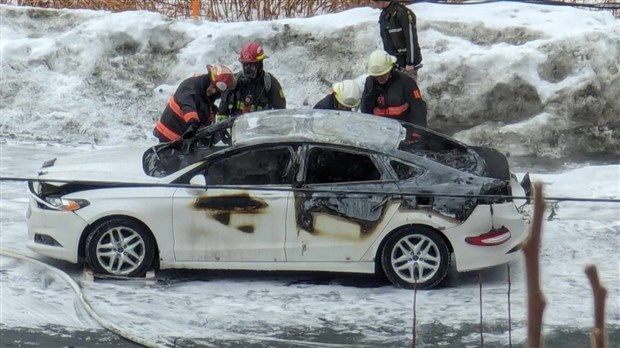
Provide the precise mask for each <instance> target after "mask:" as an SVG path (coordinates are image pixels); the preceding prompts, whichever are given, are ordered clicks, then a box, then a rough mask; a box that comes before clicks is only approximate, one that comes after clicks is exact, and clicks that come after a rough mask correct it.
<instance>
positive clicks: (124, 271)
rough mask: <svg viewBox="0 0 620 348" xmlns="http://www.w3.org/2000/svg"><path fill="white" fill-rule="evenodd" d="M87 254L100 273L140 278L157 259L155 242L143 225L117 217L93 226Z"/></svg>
mask: <svg viewBox="0 0 620 348" xmlns="http://www.w3.org/2000/svg"><path fill="white" fill-rule="evenodd" d="M85 254H86V261H87V262H88V264H89V265H90V267H91V268H92V269H93V271H95V272H96V273H99V274H106V275H113V276H126V277H139V276H142V275H144V273H145V272H146V271H147V269H148V268H149V267H150V266H151V263H152V262H153V255H154V243H153V239H152V238H151V236H150V234H149V233H148V232H147V231H146V229H145V228H144V227H143V226H142V225H141V224H139V223H137V222H136V221H133V220H130V219H125V218H115V219H111V220H107V221H103V222H101V223H99V224H98V225H96V226H95V228H93V230H92V232H91V233H90V235H89V236H88V238H87V239H86V253H85Z"/></svg>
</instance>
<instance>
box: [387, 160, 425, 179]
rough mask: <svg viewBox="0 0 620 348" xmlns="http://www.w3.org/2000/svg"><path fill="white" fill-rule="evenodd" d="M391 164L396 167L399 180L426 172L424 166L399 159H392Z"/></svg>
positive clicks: (395, 170)
mask: <svg viewBox="0 0 620 348" xmlns="http://www.w3.org/2000/svg"><path fill="white" fill-rule="evenodd" d="M390 165H391V166H392V169H394V172H395V173H396V175H397V176H398V179H399V180H407V179H412V178H416V177H418V176H420V175H422V174H423V173H424V170H423V169H422V168H419V167H416V166H412V165H410V164H405V163H403V162H399V161H390Z"/></svg>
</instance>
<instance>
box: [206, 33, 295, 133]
mask: <svg viewBox="0 0 620 348" xmlns="http://www.w3.org/2000/svg"><path fill="white" fill-rule="evenodd" d="M265 58H267V56H266V55H265V51H263V47H262V46H261V45H260V44H258V43H257V42H249V43H247V44H245V45H244V46H243V47H242V48H241V53H240V55H239V62H241V65H242V71H240V72H238V73H236V74H235V77H236V78H237V85H236V87H235V88H234V89H233V90H230V91H228V92H226V93H225V94H224V96H222V100H221V101H220V106H219V110H218V115H217V120H218V121H221V120H224V119H226V118H228V117H230V116H236V115H239V114H243V113H247V112H252V111H258V110H270V109H286V98H285V97H284V92H283V91H282V86H281V85H280V82H279V81H278V79H276V77H275V76H273V75H272V74H270V73H269V72H267V71H265V70H264V69H263V60H264V59H265Z"/></svg>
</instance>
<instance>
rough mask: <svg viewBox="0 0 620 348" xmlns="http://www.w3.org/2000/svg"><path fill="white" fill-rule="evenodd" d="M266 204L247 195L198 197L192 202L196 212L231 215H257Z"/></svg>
mask: <svg viewBox="0 0 620 348" xmlns="http://www.w3.org/2000/svg"><path fill="white" fill-rule="evenodd" d="M267 206H268V205H267V202H265V201H263V200H260V199H256V198H252V197H250V195H248V194H247V193H242V194H237V195H230V196H216V197H199V198H198V199H196V201H195V202H194V209H196V210H217V211H222V212H231V213H258V212H260V211H261V210H263V209H265V208H267Z"/></svg>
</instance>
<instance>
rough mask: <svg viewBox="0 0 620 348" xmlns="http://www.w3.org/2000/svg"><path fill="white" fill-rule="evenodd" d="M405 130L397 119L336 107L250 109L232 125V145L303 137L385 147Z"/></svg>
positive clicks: (392, 144) (395, 142) (390, 146)
mask: <svg viewBox="0 0 620 348" xmlns="http://www.w3.org/2000/svg"><path fill="white" fill-rule="evenodd" d="M405 134H406V129H405V128H404V127H403V126H402V125H401V124H400V122H398V121H395V120H391V119H388V118H384V117H377V116H374V115H368V114H361V113H356V112H350V111H335V110H295V109H287V110H270V111H263V112H253V113H248V114H244V115H242V116H239V117H237V118H236V119H235V122H234V124H233V126H232V142H233V145H252V144H260V143H279V142H296V141H304V142H317V143H329V144H338V145H348V146H354V147H360V148H367V149H372V150H386V149H397V148H398V145H399V143H400V142H401V141H402V140H403V139H405Z"/></svg>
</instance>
